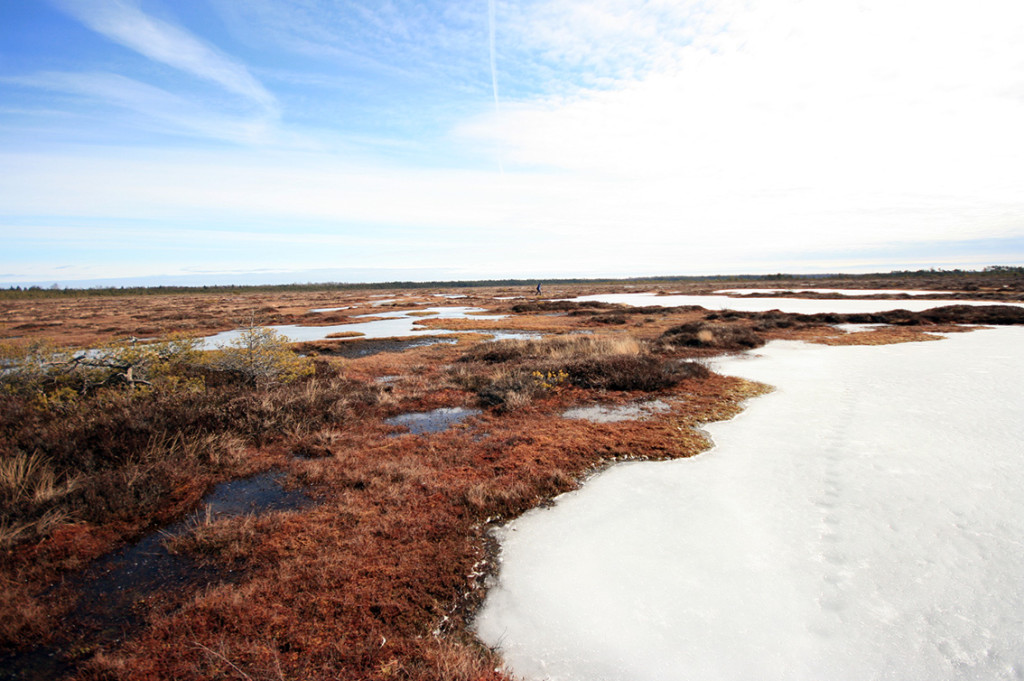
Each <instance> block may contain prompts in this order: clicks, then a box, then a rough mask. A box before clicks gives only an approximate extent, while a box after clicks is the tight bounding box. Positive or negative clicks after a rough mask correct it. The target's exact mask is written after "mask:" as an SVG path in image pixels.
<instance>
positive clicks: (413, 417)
mask: <svg viewBox="0 0 1024 681" xmlns="http://www.w3.org/2000/svg"><path fill="white" fill-rule="evenodd" d="M480 413H481V412H480V410H479V409H468V408H466V407H440V408H439V409H432V410H430V411H422V412H412V413H409V414H399V415H398V416H392V417H391V418H389V419H384V423H386V424H388V425H390V426H402V427H403V428H407V429H408V430H409V432H410V433H411V434H413V435H418V434H420V433H440V432H441V431H443V430H448V429H449V428H451V427H452V426H454V425H455V424H457V423H461V422H462V421H464V420H466V419H468V418H469V417H470V416H476V415H478V414H480Z"/></svg>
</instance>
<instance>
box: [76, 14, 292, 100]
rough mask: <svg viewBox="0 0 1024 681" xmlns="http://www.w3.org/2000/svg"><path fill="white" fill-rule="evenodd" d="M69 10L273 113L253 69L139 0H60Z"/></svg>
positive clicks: (111, 35)
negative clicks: (146, 10)
mask: <svg viewBox="0 0 1024 681" xmlns="http://www.w3.org/2000/svg"><path fill="white" fill-rule="evenodd" d="M56 2H57V4H58V5H59V6H61V7H62V8H63V9H64V10H65V11H67V12H68V13H69V14H71V15H73V16H74V17H76V18H77V19H78V20H79V21H81V22H82V23H83V24H85V25H86V26H88V27H89V28H91V29H92V30H94V31H96V32H97V33H100V34H102V35H104V36H106V37H107V38H109V39H110V40H113V41H114V42H117V43H119V44H121V45H124V46H125V47H127V48H129V49H132V50H135V51H136V52H138V53H139V54H142V55H144V56H146V57H148V58H149V59H152V60H154V61H158V62H161V63H163V64H167V65H168V66H172V67H174V68H176V69H180V70H181V71H184V72H186V73H188V74H191V75H193V76H195V77H197V78H202V79H204V80H207V81H210V82H213V83H217V84H218V85H220V86H221V87H223V88H224V89H225V90H227V91H228V92H232V93H234V94H236V95H240V96H242V97H245V98H246V99H248V100H250V101H252V102H255V103H256V104H258V105H260V106H261V107H262V108H264V109H265V110H267V111H276V110H277V101H276V99H275V98H274V96H273V95H272V94H270V93H269V92H268V91H267V90H266V89H265V88H264V87H263V86H262V85H261V84H260V83H259V81H257V80H256V79H255V78H254V77H253V76H252V74H250V73H249V71H248V69H247V68H246V67H245V66H244V65H243V64H241V63H240V62H237V61H235V60H234V59H232V58H231V57H229V56H228V55H226V54H223V53H222V52H221V51H219V50H218V49H217V48H215V47H213V46H212V45H209V44H207V43H205V42H203V41H202V40H200V39H199V38H198V37H196V36H195V35H193V34H192V33H189V32H188V31H186V30H185V29H183V28H181V27H179V26H175V25H173V24H170V23H168V22H166V21H162V20H160V19H157V18H155V17H152V16H149V15H148V14H146V13H144V12H143V11H142V10H141V9H140V8H139V7H138V5H137V4H136V3H135V2H134V0H56Z"/></svg>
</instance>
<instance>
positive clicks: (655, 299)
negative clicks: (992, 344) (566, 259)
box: [572, 293, 1024, 314]
mask: <svg viewBox="0 0 1024 681" xmlns="http://www.w3.org/2000/svg"><path fill="white" fill-rule="evenodd" d="M572 300H575V301H585V300H596V301H599V302H602V303H622V304H624V305H632V306H634V307H640V306H645V305H660V306H662V307H675V306H678V305H699V306H701V307H703V308H704V309H706V310H739V311H743V312H766V311H768V310H781V311H783V312H793V313H799V314H817V313H819V312H837V313H840V314H864V313H869V312H885V311H887V310H910V311H911V312H921V311H923V310H928V309H931V308H933V307H941V306H943V305H998V304H1003V305H1017V306H1022V305H1024V303H996V302H993V301H991V300H857V299H851V300H843V299H836V300H829V299H814V298H730V297H729V296H687V295H669V296H659V295H656V294H654V293H605V294H597V295H592V296H580V297H578V298H572Z"/></svg>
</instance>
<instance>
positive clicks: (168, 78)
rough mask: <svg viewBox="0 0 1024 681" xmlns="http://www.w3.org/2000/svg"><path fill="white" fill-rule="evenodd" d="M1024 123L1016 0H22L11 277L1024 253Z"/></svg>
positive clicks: (793, 262) (4, 94)
mask: <svg viewBox="0 0 1024 681" xmlns="http://www.w3.org/2000/svg"><path fill="white" fill-rule="evenodd" d="M1022 120H1024V3H1020V2H1019V1H1018V0H978V1H977V2H973V3H970V4H969V5H967V4H963V3H954V2H947V1H946V0H939V1H935V0H931V1H928V2H925V1H922V0H859V1H853V0H850V1H847V0H835V1H832V2H828V3H813V2H805V1H802V0H707V1H698V2H686V1H679V0H671V1H670V0H648V1H640V0H550V1H548V2H508V1H504V0H491V1H490V2H488V1H487V0H482V1H479V2H429V1H427V2H424V1H421V2H412V1H397V0H396V1H391V2H388V1H386V0H380V1H376V2H370V1H369V0H365V1H361V0H351V1H338V2H326V1H324V0H246V2H241V1H238V0H202V1H200V0H175V1H174V2H171V1H170V0H17V1H14V0H10V1H6V2H0V238H2V243H3V248H2V249H0V285H12V284H23V283H43V284H45V283H52V282H59V283H61V284H63V285H74V284H75V282H83V281H84V282H97V281H103V282H112V281H115V280H118V281H120V280H121V279H123V280H124V282H125V283H131V282H133V281H155V280H154V279H151V278H152V277H166V279H161V280H160V281H180V282H186V283H215V282H217V283H219V282H231V281H235V282H238V283H243V282H255V281H275V282H288V281H309V280H324V279H326V280H350V281H370V280H396V279H477V278H504V277H523V278H532V277H558V276H641V275H648V274H707V273H730V272H777V271H794V272H820V271H874V270H888V269H894V268H898V269H904V268H917V267H944V268H952V267H982V266H985V265H989V264H1020V263H1024V126H1022V125H1021V123H1020V122H1021V121H1022ZM147 278H150V279H147Z"/></svg>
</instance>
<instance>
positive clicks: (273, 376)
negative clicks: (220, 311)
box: [206, 326, 314, 387]
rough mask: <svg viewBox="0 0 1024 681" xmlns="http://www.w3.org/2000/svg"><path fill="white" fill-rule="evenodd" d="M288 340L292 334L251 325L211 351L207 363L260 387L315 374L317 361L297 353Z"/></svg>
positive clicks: (217, 369) (215, 368)
mask: <svg viewBox="0 0 1024 681" xmlns="http://www.w3.org/2000/svg"><path fill="white" fill-rule="evenodd" d="M288 344H289V340H288V338H287V337H285V336H283V335H281V334H280V333H278V332H277V331H275V330H274V329H268V328H265V327H260V326H250V327H249V328H247V329H245V330H243V331H242V332H241V333H240V334H239V335H238V337H237V338H235V339H234V340H232V341H231V342H230V343H229V344H228V345H227V346H226V347H224V348H221V349H219V350H213V351H211V353H210V356H209V358H208V359H207V361H206V363H207V365H208V366H209V367H211V368H213V369H214V370H216V371H221V372H225V373H228V374H231V375H233V376H236V377H238V378H240V379H241V380H243V381H244V382H246V383H249V384H252V385H255V386H260V387H264V386H267V385H270V384H272V383H288V382H289V381H294V380H295V379H297V378H301V377H302V376H309V375H311V374H312V373H313V371H314V369H313V361H312V360H311V359H309V358H306V357H299V356H298V355H296V354H295V352H294V351H292V349H291V348H290V347H289V345H288Z"/></svg>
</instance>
